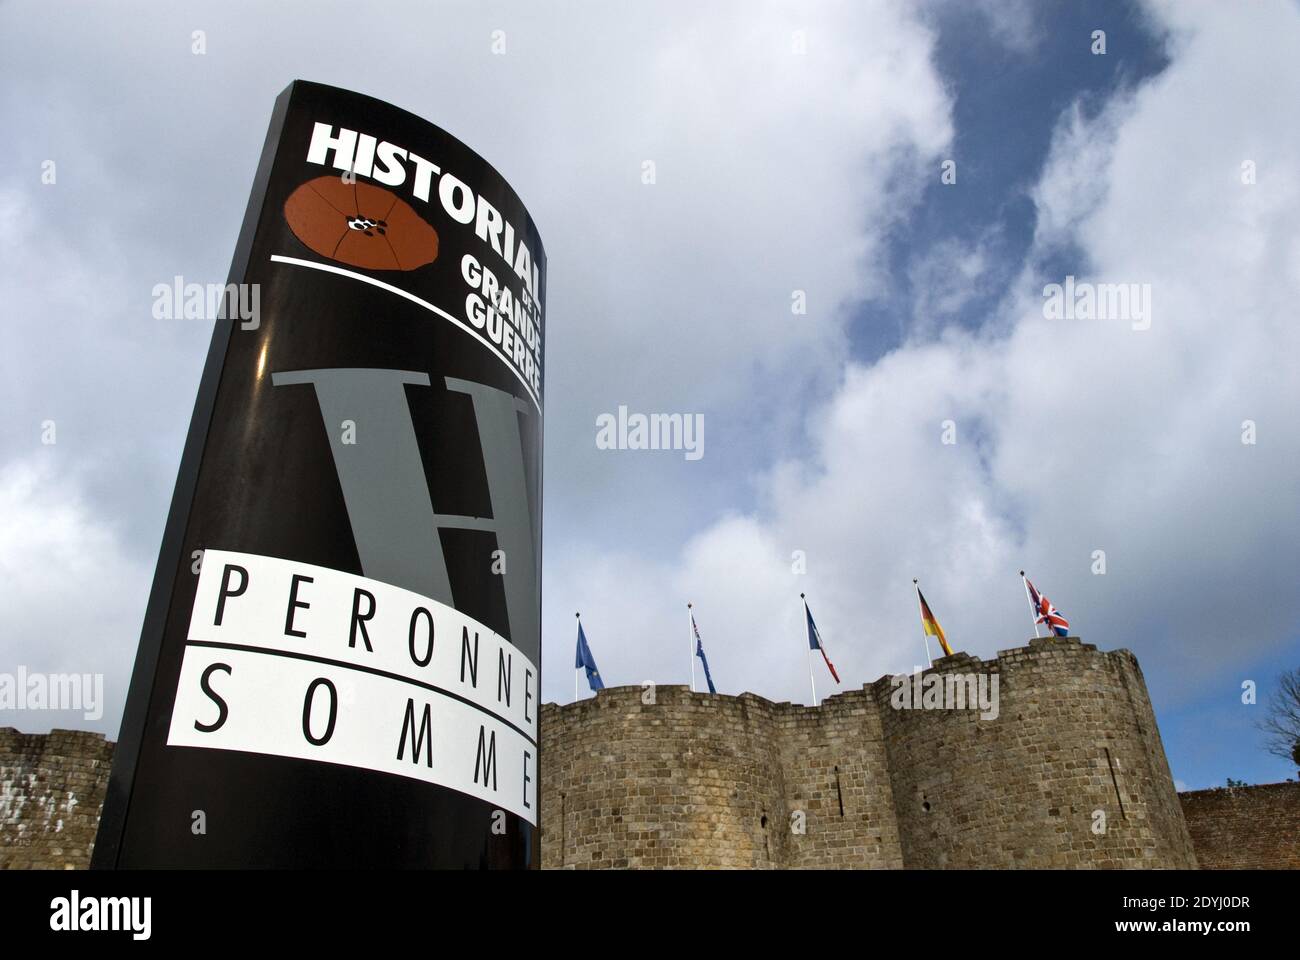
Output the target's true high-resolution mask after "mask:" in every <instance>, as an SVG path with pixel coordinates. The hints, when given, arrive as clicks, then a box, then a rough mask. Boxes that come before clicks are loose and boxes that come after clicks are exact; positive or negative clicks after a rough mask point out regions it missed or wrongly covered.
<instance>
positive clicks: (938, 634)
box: [916, 587, 952, 657]
mask: <svg viewBox="0 0 1300 960" xmlns="http://www.w3.org/2000/svg"><path fill="white" fill-rule="evenodd" d="M916 598H917V599H918V600H920V601H921V629H922V630H923V631H924V632H925V633H927V634H928V635H929V636H932V637H935V638H937V639H938V641H939V646H941V647H943V653H944V656H946V657H951V656H952V647H950V646H948V639H947V638H946V637H945V636H944V635H943V627H941V626H939V621H938V620H936V619H935V618H934V614H933V613H931V612H930V605H929V604H928V603H926V602H925V595H924V594H923V593H921V588H920V587H917V588H916Z"/></svg>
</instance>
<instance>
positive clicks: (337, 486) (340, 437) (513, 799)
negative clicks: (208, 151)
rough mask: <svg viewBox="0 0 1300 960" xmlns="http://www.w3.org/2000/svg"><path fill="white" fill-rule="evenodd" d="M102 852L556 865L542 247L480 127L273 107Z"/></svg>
mask: <svg viewBox="0 0 1300 960" xmlns="http://www.w3.org/2000/svg"><path fill="white" fill-rule="evenodd" d="M230 278H231V279H230V282H231V283H232V284H235V285H236V287H235V288H234V289H231V288H230V287H228V288H227V300H226V303H227V309H226V311H225V314H226V318H225V319H222V320H219V321H218V322H217V325H216V330H215V332H214V334H213V338H212V345H211V347H210V349H209V352H208V359H207V364H206V366H205V368H204V372H203V379H202V383H201V385H200V388H199V395H198V400H197V402H196V404H195V409H194V417H193V421H192V423H191V425H190V432H189V436H188V438H187V440H186V444H185V451H184V455H183V458H182V461H181V468H180V474H179V477H178V479H177V484H176V491H175V494H174V496H173V500H172V506H171V512H170V515H169V517H168V521H167V526H166V530H165V533H164V538H163V544H162V548H161V552H160V555H159V561H158V569H157V572H156V574H155V577H154V584H153V590H152V593H151V595H150V598H149V606H148V610H147V612H146V615H145V623H144V628H143V632H142V635H141V639H140V647H139V651H138V653H137V657H136V664H135V671H134V674H133V676H132V680H131V687H130V690H129V693H128V698H127V704H126V712H125V715H124V717H123V722H122V731H121V735H120V738H119V743H118V748H117V755H116V758H115V761H114V764H113V771H112V776H111V779H110V781H109V788H108V796H107V798H106V800H105V803H104V812H103V818H102V820H101V824H100V830H99V837H98V840H97V842H96V846H95V851H94V858H93V865H94V866H96V867H101V868H111V867H119V868H128V867H449V868H463V867H501V868H521V867H530V866H532V867H535V866H537V865H538V859H539V851H540V847H539V843H538V835H537V829H536V825H537V824H538V822H539V812H538V790H537V784H538V764H539V756H538V744H539V735H538V714H539V712H540V703H539V699H538V697H539V691H540V675H539V669H538V668H539V666H540V661H541V627H540V614H541V476H542V473H541V470H542V400H543V397H542V379H543V378H542V352H543V351H542V346H543V342H542V341H543V332H544V318H543V304H544V302H545V283H546V258H545V253H544V251H543V249H542V244H541V239H540V237H539V236H538V233H537V229H536V227H535V226H534V225H533V222H532V219H531V218H530V217H529V215H528V211H527V210H526V209H525V208H524V205H523V203H522V202H521V201H520V199H519V197H518V196H516V195H515V193H514V191H513V190H512V189H511V188H510V186H509V185H508V184H507V183H506V182H505V180H504V179H502V177H501V176H500V175H499V174H498V173H497V172H496V171H495V170H494V169H493V168H492V167H491V166H489V165H488V163H487V162H486V161H484V160H483V159H482V158H481V157H479V156H478V155H477V154H475V153H474V152H473V151H471V150H470V149H468V148H467V147H466V146H464V145H463V144H461V143H460V142H459V141H457V140H455V139H454V138H453V137H451V136H450V135H448V134H447V133H445V132H443V131H442V130H440V129H439V128H437V127H435V126H433V125H432V124H430V123H427V122H425V121H423V120H421V119H419V118H417V117H415V116H412V115H411V114H409V113H406V112H404V111H402V110H399V109H397V108H395V107H392V106H390V105H388V104H386V103H382V102H380V101H377V100H373V99H371V98H368V97H363V96H360V95H358V94H354V93H350V92H347V91H344V90H338V89H334V88H332V87H326V86H321V85H319V84H313V83H305V82H302V81H297V82H295V83H293V84H291V85H290V86H289V87H288V89H286V90H285V91H284V92H283V93H282V94H281V95H280V97H279V99H278V100H277V101H276V104H275V110H274V114H273V116H272V119H271V126H270V130H269V132H268V134H267V139H266V145H265V147H264V148H263V152H262V158H261V162H260V164H259V165H258V169H257V175H256V180H255V182H254V184H253V191H252V196H251V198H250V200H249V205H248V210H247V213H246V214H245V217H244V223H243V227H242V229H241V231H240V236H239V241H238V245H237V247H236V250H235V258H234V262H233V264H232V266H231V272H230Z"/></svg>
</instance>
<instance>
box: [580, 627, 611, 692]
mask: <svg viewBox="0 0 1300 960" xmlns="http://www.w3.org/2000/svg"><path fill="white" fill-rule="evenodd" d="M579 667H582V668H583V669H585V670H586V671H587V683H588V684H590V685H591V689H592V690H604V689H605V681H604V680H602V679H600V671H599V670H597V669H596V658H595V657H593V656H592V655H591V647H589V646H587V635H586V634H585V633H583V632H582V621H581V620H579V621H578V657H577V663H575V664H574V665H573V668H574V669H575V670H576V669H578V668H579Z"/></svg>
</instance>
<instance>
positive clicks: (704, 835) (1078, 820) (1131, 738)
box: [0, 638, 1300, 869]
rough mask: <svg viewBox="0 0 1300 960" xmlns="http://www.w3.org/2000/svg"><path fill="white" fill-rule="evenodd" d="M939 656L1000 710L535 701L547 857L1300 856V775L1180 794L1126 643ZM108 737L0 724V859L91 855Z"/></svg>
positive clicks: (872, 701) (1173, 862)
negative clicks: (538, 704) (989, 713)
mask: <svg viewBox="0 0 1300 960" xmlns="http://www.w3.org/2000/svg"><path fill="white" fill-rule="evenodd" d="M926 673H927V675H930V674H933V675H937V676H941V677H945V678H948V677H957V676H960V675H964V674H983V675H985V676H986V677H992V676H993V675H995V674H996V676H997V678H998V716H997V718H996V719H980V718H979V711H978V710H970V709H967V710H948V709H945V710H925V709H917V710H900V709H895V708H894V706H893V705H892V704H891V700H892V699H893V698H894V697H895V695H896V690H895V689H894V686H893V685H892V684H891V682H890V678H888V677H882V678H881V679H880V680H878V681H876V682H875V683H872V684H867V685H865V686H864V687H862V688H861V689H859V690H852V691H849V692H847V693H843V694H839V695H838V696H834V697H831V698H829V699H828V700H826V702H824V703H823V704H822V705H821V706H820V707H818V708H816V709H813V708H811V707H805V706H799V705H795V704H790V703H772V702H770V701H768V700H764V699H763V698H761V697H757V696H755V695H753V694H744V695H742V696H739V697H727V696H708V695H706V694H693V693H691V692H690V691H688V690H687V689H686V688H685V687H682V686H660V687H657V688H654V691H653V700H652V702H649V701H651V697H650V695H649V692H648V691H646V690H643V689H642V688H640V687H618V688H614V689H609V690H604V691H602V692H601V693H600V694H598V695H597V696H596V697H594V698H591V699H587V700H582V701H579V702H577V703H574V704H568V705H565V706H557V705H555V704H546V705H544V706H543V707H542V716H541V721H542V768H541V783H540V787H541V791H542V796H541V808H542V823H541V825H542V866H543V867H546V868H552V869H554V868H568V869H573V868H591V867H610V868H620V867H629V868H632V867H639V868H656V867H706V868H707V867H723V868H744V869H752V868H760V869H761V868H799V867H830V868H868V869H870V868H874V869H898V868H916V867H984V866H988V867H1194V866H1196V865H1197V861H1198V859H1199V861H1200V863H1201V865H1202V866H1207V867H1249V866H1259V867H1292V868H1296V867H1300V784H1292V783H1285V784H1270V785H1267V786H1261V787H1244V788H1236V789H1232V790H1206V791H1197V792H1196V793H1189V794H1184V795H1183V796H1182V798H1181V800H1182V802H1181V804H1180V802H1179V800H1180V798H1179V797H1178V795H1177V794H1175V792H1174V787H1173V782H1172V779H1171V778H1170V775H1169V766H1168V763H1167V762H1166V760H1165V754H1164V748H1163V746H1162V745H1161V742H1160V734H1159V731H1158V730H1157V729H1156V723H1155V717H1154V715H1153V713H1152V711H1151V704H1150V702H1149V700H1148V698H1147V693H1146V685H1145V683H1144V681H1143V679H1142V673H1141V671H1140V670H1139V669H1138V665H1137V661H1136V660H1135V659H1134V658H1133V655H1132V654H1130V653H1129V652H1127V651H1124V650H1119V651H1115V652H1111V653H1104V652H1100V651H1098V650H1097V649H1096V648H1095V647H1093V646H1090V645H1087V644H1083V643H1080V642H1079V641H1078V640H1077V639H1075V638H1065V639H1056V638H1051V639H1046V638H1045V639H1042V640H1036V641H1033V642H1031V643H1030V645H1029V646H1028V647H1025V648H1020V649H1016V650H1007V651H1003V652H1001V653H999V654H998V656H997V658H996V659H993V660H989V661H981V660H978V659H976V658H974V657H970V656H967V655H966V654H960V653H959V654H956V655H954V656H952V657H946V658H944V659H942V660H938V661H936V662H935V666H934V668H933V669H932V670H930V671H927V672H926ZM112 755H113V745H112V744H111V743H108V742H107V741H105V739H104V738H103V736H102V735H99V734H91V733H78V732H73V731H69V730H55V731H54V732H52V733H50V734H47V735H41V734H30V735H28V734H21V733H18V732H17V731H15V730H13V729H11V728H6V729H0V868H21V867H46V868H60V869H61V868H65V867H85V866H86V865H87V864H88V863H89V859H90V850H91V847H92V845H93V842H94V835H95V829H96V826H97V824H98V821H99V808H100V805H101V804H102V803H103V797H104V789H105V787H106V785H107V781H108V772H109V768H110V767H111V761H112ZM1184 811H1185V815H1186V819H1184ZM1103 820H1104V829H1101V827H1102V826H1103ZM1094 825H1097V826H1096V828H1095V827H1094ZM1189 827H1190V832H1189ZM1193 844H1194V845H1195V849H1193Z"/></svg>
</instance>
